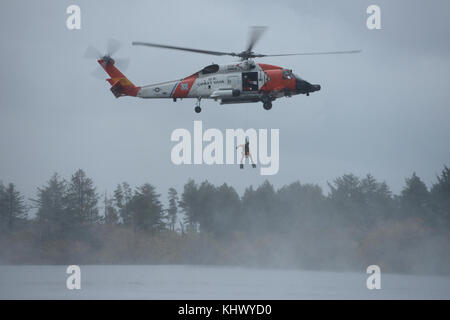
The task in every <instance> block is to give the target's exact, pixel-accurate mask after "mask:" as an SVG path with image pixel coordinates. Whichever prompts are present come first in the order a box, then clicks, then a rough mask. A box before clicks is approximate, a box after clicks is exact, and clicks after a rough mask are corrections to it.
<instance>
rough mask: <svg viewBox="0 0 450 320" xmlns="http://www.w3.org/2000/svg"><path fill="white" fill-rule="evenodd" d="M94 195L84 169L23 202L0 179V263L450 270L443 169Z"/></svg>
mask: <svg viewBox="0 0 450 320" xmlns="http://www.w3.org/2000/svg"><path fill="white" fill-rule="evenodd" d="M167 199H168V201H167V204H166V205H164V204H163V203H162V201H161V194H159V193H158V192H157V189H156V187H155V186H154V185H152V184H150V183H145V184H143V185H140V186H136V187H132V186H130V185H129V184H128V183H126V182H123V183H120V184H118V185H117V186H116V187H115V189H114V192H113V193H111V194H106V193H104V194H102V193H100V192H99V191H98V190H97V188H96V186H95V184H94V181H93V180H92V179H91V178H89V177H88V176H87V175H86V173H85V172H84V171H83V170H81V169H80V170H77V171H76V172H75V173H73V175H72V176H71V177H69V179H64V178H62V177H60V176H59V175H58V174H54V175H53V176H52V177H50V179H49V180H48V181H47V182H46V183H44V184H43V185H42V186H40V187H38V188H37V190H36V194H35V196H34V197H33V198H32V199H25V197H24V196H23V194H22V193H21V192H20V191H19V190H17V188H16V186H15V185H14V184H13V183H4V182H1V181H0V264H193V265H195V264H202V265H205V264H206V265H234V266H245V267H255V268H291V269H297V268H298V269H309V270H339V271H351V270H358V271H363V272H364V271H365V269H366V268H367V266H369V265H372V264H376V265H379V266H380V268H381V270H382V271H385V272H392V273H419V274H450V169H449V168H448V167H446V166H444V168H443V169H442V170H441V171H440V172H439V174H438V175H437V176H436V180H435V181H434V183H433V184H432V185H431V186H430V187H427V185H426V184H425V183H424V182H423V181H422V180H421V179H420V177H418V176H417V175H416V174H415V173H414V174H412V175H411V176H410V177H408V178H406V179H405V183H404V186H403V189H402V190H401V192H400V193H399V194H393V193H392V191H391V190H390V188H389V186H388V185H387V184H386V183H385V182H382V181H378V180H377V179H375V178H374V177H373V176H372V175H370V174H369V175H366V176H364V177H357V176H355V175H353V174H345V175H343V176H340V177H338V178H335V179H334V180H332V181H331V182H329V183H328V190H327V191H326V192H325V191H324V190H323V189H322V188H321V187H320V186H318V185H316V184H310V183H301V182H299V181H295V182H292V183H291V184H289V185H284V186H282V187H281V188H279V189H276V188H275V187H274V186H273V185H272V184H271V183H270V182H268V181H265V182H264V183H262V184H261V185H259V186H256V187H253V186H249V187H247V188H246V189H245V191H244V193H243V194H242V195H239V194H238V193H237V192H236V190H235V189H234V188H233V187H232V186H230V185H227V184H222V185H218V186H216V185H213V184H211V183H209V182H208V181H203V182H196V181H194V180H192V179H191V180H188V181H187V182H186V183H185V185H184V187H183V190H179V191H177V190H175V189H174V188H170V189H169V190H168V191H167Z"/></svg>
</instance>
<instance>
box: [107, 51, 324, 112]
mask: <svg viewBox="0 0 450 320" xmlns="http://www.w3.org/2000/svg"><path fill="white" fill-rule="evenodd" d="M98 62H99V63H100V65H101V66H102V67H103V68H104V69H105V71H106V72H107V73H108V74H109V75H110V77H111V78H110V79H108V81H109V82H110V84H111V85H112V87H111V91H112V92H113V94H114V95H115V96H116V97H117V98H118V97H121V96H135V97H139V98H144V99H164V98H166V99H173V101H177V99H185V98H195V99H197V100H198V102H197V107H196V109H195V110H196V112H200V110H201V109H200V100H201V99H214V100H215V101H220V103H221V104H232V103H251V102H262V103H263V106H264V109H266V110H269V109H271V107H272V101H274V100H276V99H278V98H281V97H290V96H292V95H297V94H306V95H309V93H311V92H315V91H318V90H320V85H314V84H310V83H309V82H307V81H305V80H303V79H301V78H300V77H298V76H297V75H295V74H293V73H292V70H289V69H284V68H282V67H279V66H274V65H270V64H262V63H255V62H254V61H252V60H245V61H242V62H240V63H235V64H226V65H218V64H212V65H209V66H206V67H204V68H203V69H202V70H200V71H198V72H196V73H194V74H192V75H190V76H188V77H186V78H183V79H179V80H174V81H167V82H161V83H156V84H151V85H146V86H140V87H137V86H135V85H134V84H133V83H132V82H131V81H130V80H128V79H127V78H126V77H125V76H124V75H123V74H122V73H121V72H120V71H119V70H118V69H117V68H116V67H115V66H114V60H113V59H108V60H103V59H100V60H99V61H98Z"/></svg>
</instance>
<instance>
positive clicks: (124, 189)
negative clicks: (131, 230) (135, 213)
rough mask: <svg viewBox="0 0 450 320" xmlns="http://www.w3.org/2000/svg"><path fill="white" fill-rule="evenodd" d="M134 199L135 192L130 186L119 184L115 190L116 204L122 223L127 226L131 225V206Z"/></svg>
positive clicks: (124, 183)
mask: <svg viewBox="0 0 450 320" xmlns="http://www.w3.org/2000/svg"><path fill="white" fill-rule="evenodd" d="M132 198H133V192H132V190H131V188H130V185H129V184H128V183H126V182H123V183H122V184H118V185H117V187H116V190H114V204H115V206H116V207H117V209H118V213H119V216H120V218H121V220H122V223H123V224H124V225H126V226H129V225H131V223H132V221H131V212H130V210H131V209H130V204H131V200H132Z"/></svg>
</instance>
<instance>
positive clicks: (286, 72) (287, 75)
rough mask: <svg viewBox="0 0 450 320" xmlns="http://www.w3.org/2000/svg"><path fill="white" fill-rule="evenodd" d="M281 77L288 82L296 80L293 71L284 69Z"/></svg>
mask: <svg viewBox="0 0 450 320" xmlns="http://www.w3.org/2000/svg"><path fill="white" fill-rule="evenodd" d="M281 77H282V78H283V79H286V80H291V79H293V78H294V75H293V74H292V70H288V69H284V70H283V71H282V73H281Z"/></svg>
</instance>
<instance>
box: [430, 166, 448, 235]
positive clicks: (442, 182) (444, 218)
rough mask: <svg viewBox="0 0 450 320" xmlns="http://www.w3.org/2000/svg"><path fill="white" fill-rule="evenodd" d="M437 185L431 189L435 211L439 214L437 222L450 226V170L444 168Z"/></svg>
mask: <svg viewBox="0 0 450 320" xmlns="http://www.w3.org/2000/svg"><path fill="white" fill-rule="evenodd" d="M437 180H438V181H437V183H435V184H433V186H432V187H431V197H432V200H433V209H434V211H435V212H436V214H437V217H436V220H437V221H438V223H441V222H442V226H445V227H447V228H448V226H450V169H449V168H448V167H447V166H444V169H443V170H442V172H441V175H440V176H438V177H437Z"/></svg>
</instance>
